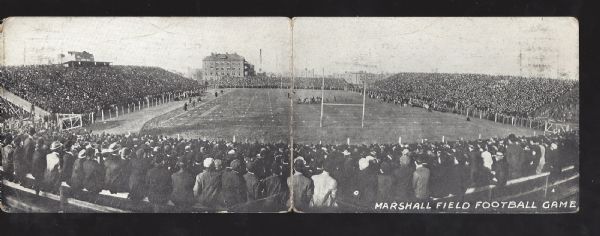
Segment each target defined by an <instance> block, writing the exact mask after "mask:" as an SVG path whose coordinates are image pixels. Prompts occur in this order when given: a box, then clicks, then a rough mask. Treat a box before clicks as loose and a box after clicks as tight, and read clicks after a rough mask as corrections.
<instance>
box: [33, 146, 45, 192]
mask: <svg viewBox="0 0 600 236" xmlns="http://www.w3.org/2000/svg"><path fill="white" fill-rule="evenodd" d="M46 155H48V147H47V146H46V145H45V144H44V139H41V138H40V139H38V140H36V145H35V151H34V152H33V159H32V163H31V175H32V176H33V178H35V182H34V186H33V188H34V189H35V192H36V195H37V194H39V190H40V188H41V187H42V184H43V179H44V173H45V171H46Z"/></svg>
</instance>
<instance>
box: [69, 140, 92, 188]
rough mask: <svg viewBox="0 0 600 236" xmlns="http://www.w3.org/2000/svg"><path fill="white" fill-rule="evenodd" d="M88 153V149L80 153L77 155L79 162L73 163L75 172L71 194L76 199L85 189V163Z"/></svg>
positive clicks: (72, 175)
mask: <svg viewBox="0 0 600 236" xmlns="http://www.w3.org/2000/svg"><path fill="white" fill-rule="evenodd" d="M87 153H88V151H87V150H86V149H83V150H80V151H79V153H77V160H75V162H74V163H73V172H72V173H71V181H70V184H69V186H71V194H72V195H73V196H75V197H77V195H78V194H79V193H80V192H81V190H82V189H83V183H84V181H85V173H84V169H83V163H84V162H85V160H86V158H87V155H88V154H87Z"/></svg>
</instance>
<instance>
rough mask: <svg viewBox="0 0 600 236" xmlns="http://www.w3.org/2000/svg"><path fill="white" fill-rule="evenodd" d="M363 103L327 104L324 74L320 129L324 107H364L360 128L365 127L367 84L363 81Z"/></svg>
mask: <svg viewBox="0 0 600 236" xmlns="http://www.w3.org/2000/svg"><path fill="white" fill-rule="evenodd" d="M362 95H363V102H362V104H360V103H326V102H325V73H323V77H322V79H321V117H320V119H319V127H321V128H322V127H323V107H324V106H360V107H362V117H361V121H360V127H361V128H364V127H365V104H366V101H367V83H366V81H365V80H364V79H363V92H362Z"/></svg>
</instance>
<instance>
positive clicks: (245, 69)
mask: <svg viewBox="0 0 600 236" xmlns="http://www.w3.org/2000/svg"><path fill="white" fill-rule="evenodd" d="M253 70H254V67H253V66H252V65H251V64H249V63H248V62H247V61H246V60H245V59H244V57H242V56H240V55H238V54H237V53H232V54H229V53H225V54H222V53H211V54H210V56H207V57H205V58H204V59H203V60H202V78H203V79H205V80H215V79H220V78H223V77H244V76H248V75H249V73H250V72H251V71H253Z"/></svg>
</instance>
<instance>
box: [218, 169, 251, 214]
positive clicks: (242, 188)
mask: <svg viewBox="0 0 600 236" xmlns="http://www.w3.org/2000/svg"><path fill="white" fill-rule="evenodd" d="M229 166H230V167H231V168H230V170H228V171H227V170H226V171H225V172H223V175H222V177H221V178H222V185H223V186H222V195H221V196H222V199H223V204H224V206H225V208H227V209H230V210H231V209H233V208H234V207H235V206H236V205H238V204H241V203H244V202H246V200H247V196H246V193H247V190H246V183H245V182H244V177H243V176H242V174H240V171H241V168H242V163H241V162H240V160H237V159H236V160H233V161H232V162H231V163H230V164H229Z"/></svg>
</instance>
